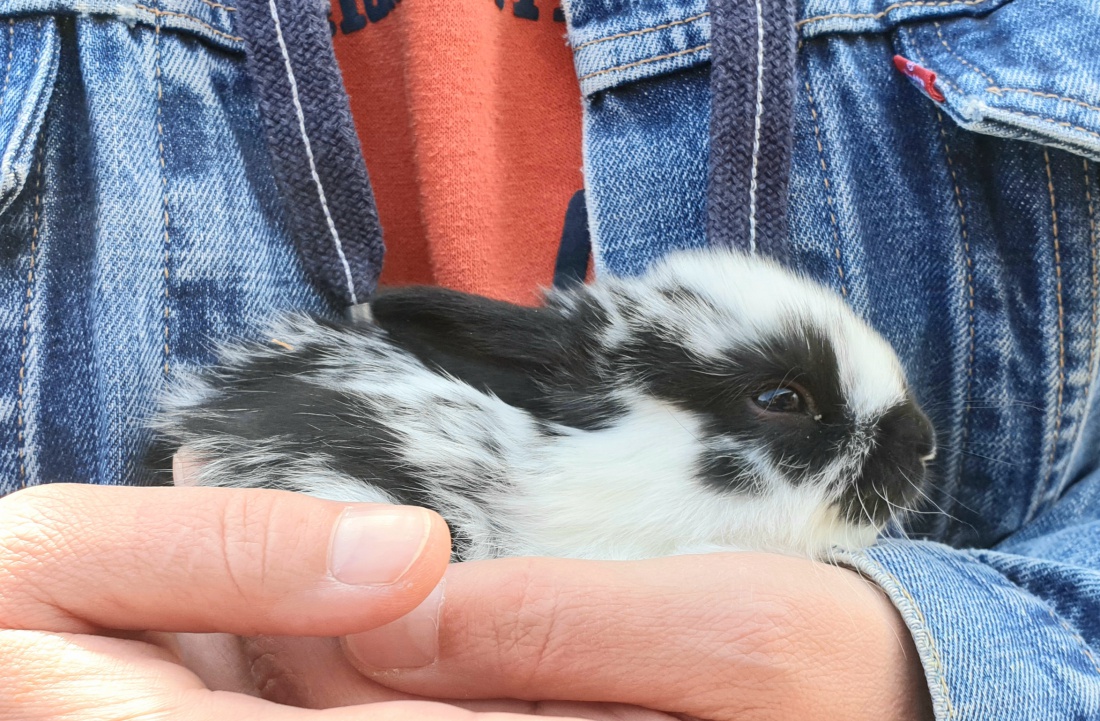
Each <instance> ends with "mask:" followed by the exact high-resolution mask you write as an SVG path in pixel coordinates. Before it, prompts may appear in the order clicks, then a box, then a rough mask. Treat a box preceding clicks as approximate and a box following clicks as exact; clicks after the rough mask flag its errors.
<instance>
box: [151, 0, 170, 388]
mask: <svg viewBox="0 0 1100 721" xmlns="http://www.w3.org/2000/svg"><path fill="white" fill-rule="evenodd" d="M155 33H156V34H155V35H154V40H153V43H154V50H153V52H154V55H153V67H154V72H155V73H156V79H157V148H158V150H159V151H160V193H161V203H162V204H163V212H164V215H163V221H164V375H166V376H167V375H168V373H169V371H170V370H171V369H170V367H169V359H170V357H171V347H170V346H169V343H168V341H169V332H170V331H169V317H170V315H171V309H170V302H171V298H170V297H169V282H168V281H169V277H168V261H169V259H170V253H171V250H172V245H171V243H172V237H171V235H170V233H169V231H168V227H169V216H168V169H167V166H166V165H165V162H164V122H163V103H164V82H163V79H162V78H161V66H160V18H159V17H158V18H157V22H156V26H155Z"/></svg>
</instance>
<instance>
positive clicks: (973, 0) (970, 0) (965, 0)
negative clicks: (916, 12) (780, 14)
mask: <svg viewBox="0 0 1100 721" xmlns="http://www.w3.org/2000/svg"><path fill="white" fill-rule="evenodd" d="M986 2H989V0H962V2H921V1H919V0H918V1H913V2H900V3H894V4H893V5H890V6H888V7H887V8H886V9H885V10H882V11H881V12H877V13H833V14H831V15H818V16H817V17H812V18H806V19H805V20H799V21H798V22H796V23H795V24H794V26H795V27H796V28H801V27H802V26H803V25H809V24H810V23H816V22H820V21H822V20H831V19H832V18H851V19H863V18H871V19H873V20H877V19H878V18H882V17H886V16H887V15H889V14H890V13H892V12H894V11H895V10H898V9H900V8H907V7H937V8H938V7H951V6H953V5H981V4H982V3H986Z"/></svg>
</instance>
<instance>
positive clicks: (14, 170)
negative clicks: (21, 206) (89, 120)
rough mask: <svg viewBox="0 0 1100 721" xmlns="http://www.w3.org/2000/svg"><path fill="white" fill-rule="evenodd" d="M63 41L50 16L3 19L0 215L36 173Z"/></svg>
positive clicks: (0, 27) (0, 25)
mask: <svg viewBox="0 0 1100 721" xmlns="http://www.w3.org/2000/svg"><path fill="white" fill-rule="evenodd" d="M59 46H60V43H59V41H58V33H57V25H56V23H55V21H54V20H53V18H50V17H45V16H43V17H27V18H7V19H4V18H2V17H0V72H2V73H3V74H2V75H0V214H2V213H4V212H5V211H6V210H7V209H8V207H9V206H10V205H11V203H12V201H13V200H14V199H15V198H16V197H17V196H18V195H19V193H20V192H21V191H22V190H23V186H24V185H25V184H26V182H27V177H28V176H29V175H30V173H31V170H32V168H31V165H32V163H33V159H34V154H35V147H36V146H37V138H38V132H39V130H40V129H41V127H42V120H43V118H44V117H45V115H46V108H47V107H48V105H49V101H50V95H51V94H52V92H53V87H54V81H55V79H56V77H57V61H58V54H59Z"/></svg>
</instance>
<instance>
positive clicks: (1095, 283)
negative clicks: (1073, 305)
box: [1074, 158, 1100, 447]
mask: <svg viewBox="0 0 1100 721" xmlns="http://www.w3.org/2000/svg"><path fill="white" fill-rule="evenodd" d="M1081 164H1082V169H1083V171H1084V172H1083V175H1084V179H1085V210H1086V212H1087V213H1088V218H1089V260H1090V267H1089V270H1090V280H1091V281H1092V282H1091V288H1090V292H1091V298H1092V308H1091V310H1092V316H1091V321H1092V322H1091V324H1090V326H1089V327H1090V329H1091V332H1090V333H1089V366H1088V372H1089V375H1088V377H1089V378H1096V322H1097V320H1098V318H1100V307H1098V306H1100V276H1098V272H1097V270H1098V269H1097V254H1096V240H1097V239H1096V213H1095V208H1094V206H1093V202H1092V183H1091V182H1090V181H1089V160H1088V158H1081ZM1094 388H1095V386H1094V384H1092V383H1090V384H1089V387H1088V391H1087V395H1086V400H1085V406H1086V409H1085V410H1082V413H1087V412H1088V411H1087V406H1088V402H1089V400H1091V397H1092V396H1093V394H1094V392H1095V391H1094ZM1083 433H1084V422H1083V421H1082V422H1079V423H1078V426H1077V433H1075V434H1074V435H1075V438H1074V446H1075V447H1076V446H1077V444H1078V443H1080V442H1081V436H1082V434H1083Z"/></svg>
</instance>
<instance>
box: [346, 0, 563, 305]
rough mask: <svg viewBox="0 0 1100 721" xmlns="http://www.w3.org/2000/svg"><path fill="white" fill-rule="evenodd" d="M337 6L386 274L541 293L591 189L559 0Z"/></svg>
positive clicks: (521, 295) (514, 295) (516, 298)
mask: <svg viewBox="0 0 1100 721" xmlns="http://www.w3.org/2000/svg"><path fill="white" fill-rule="evenodd" d="M364 1H365V2H366V3H367V6H366V7H365V6H364V5H363V3H364ZM498 2H500V5H501V7H498V5H497V3H498ZM332 4H333V13H332V16H331V19H332V20H333V22H335V23H336V26H337V31H336V36H335V37H334V38H333V42H334V45H335V48H336V56H337V59H338V60H339V62H340V67H341V70H342V72H343V75H344V83H345V85H346V87H347V90H348V94H349V95H350V97H351V108H352V114H353V115H354V116H355V123H356V126H357V129H358V131H359V137H360V140H361V142H362V145H363V153H364V155H365V157H366V161H367V169H368V170H369V171H370V177H371V182H372V184H373V186H374V192H375V196H376V199H377V203H378V213H379V217H380V219H381V223H382V230H383V233H384V236H385V240H386V247H387V253H386V261H385V266H384V268H383V273H382V282H383V284H388V285H394V284H406V283H432V284H436V285H443V286H447V287H450V288H455V289H458V290H464V291H469V292H475V293H482V294H485V295H489V296H492V297H496V298H501V299H505V300H511V301H513V302H519V303H531V302H534V301H535V300H536V298H537V297H538V296H537V293H538V290H539V288H540V287H547V286H549V285H550V281H551V279H552V276H553V268H554V257H555V254H556V252H557V246H558V242H559V239H560V234H561V228H562V220H563V219H564V217H565V209H566V206H567V205H568V202H569V198H570V196H572V194H573V193H575V192H576V191H577V190H580V189H581V187H582V186H583V180H582V176H581V103H580V91H579V89H578V85H577V79H576V75H575V74H574V72H573V65H572V55H571V53H570V50H569V47H568V46H567V45H566V42H565V24H564V22H562V19H561V11H560V10H559V9H558V8H557V7H556V0H403V1H401V2H396V3H395V0H333V3H332ZM536 16H537V19H536ZM555 18H556V19H555Z"/></svg>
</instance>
